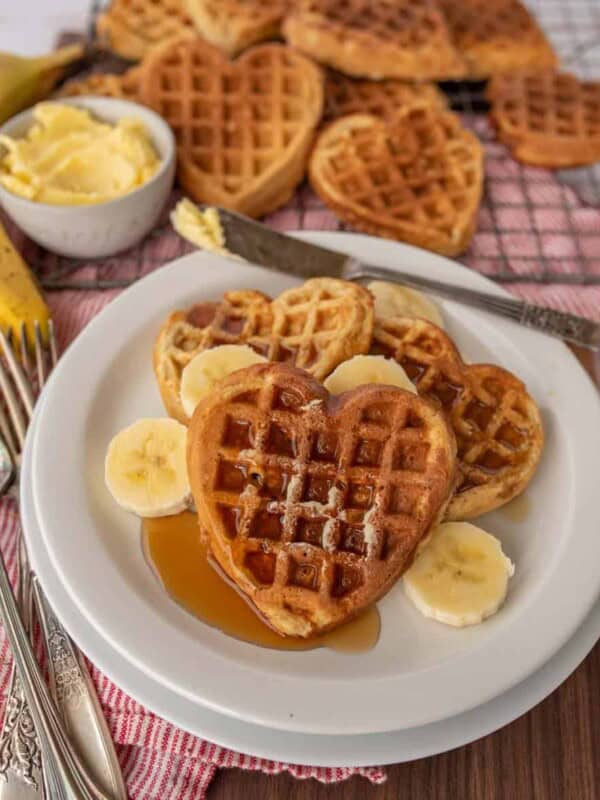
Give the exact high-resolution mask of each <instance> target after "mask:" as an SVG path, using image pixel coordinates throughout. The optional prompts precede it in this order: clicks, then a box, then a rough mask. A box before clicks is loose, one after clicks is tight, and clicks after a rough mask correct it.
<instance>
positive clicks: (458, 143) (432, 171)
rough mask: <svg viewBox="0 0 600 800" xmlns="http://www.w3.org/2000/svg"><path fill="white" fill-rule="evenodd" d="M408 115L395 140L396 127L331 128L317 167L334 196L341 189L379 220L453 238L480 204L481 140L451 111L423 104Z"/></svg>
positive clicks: (432, 237)
mask: <svg viewBox="0 0 600 800" xmlns="http://www.w3.org/2000/svg"><path fill="white" fill-rule="evenodd" d="M406 119H407V123H406V129H405V128H404V119H403V121H402V133H401V134H399V136H398V142H399V143H398V145H396V137H394V136H393V135H391V136H385V138H384V136H383V132H382V133H381V135H380V136H377V137H376V138H375V137H374V136H373V132H372V129H371V126H370V125H369V127H368V128H365V127H364V126H360V127H359V126H353V127H350V125H347V126H345V128H344V130H343V131H342V132H341V133H340V135H339V138H338V137H337V136H335V137H334V135H333V133H332V132H333V130H334V128H331V129H330V138H329V141H328V143H326V144H324V146H323V148H322V149H323V156H322V159H323V163H322V164H319V165H315V173H316V174H317V175H318V176H319V181H320V182H321V181H322V183H323V192H325V193H326V194H331V199H332V201H333V202H335V201H336V196H337V193H338V192H340V193H341V194H342V195H347V196H349V197H351V198H352V202H353V204H356V205H357V206H361V207H362V208H365V209H366V210H367V213H369V212H371V213H372V214H373V219H374V223H373V224H374V226H375V224H379V225H380V226H381V227H385V228H388V229H390V230H394V229H396V228H397V230H398V231H402V230H403V229H404V230H405V231H406V233H405V235H406V236H407V237H410V235H411V231H414V230H418V231H420V232H421V235H422V236H425V237H430V240H431V241H438V240H439V241H441V242H442V243H444V244H445V245H446V246H449V245H450V244H452V243H453V242H454V241H455V240H456V239H459V238H462V234H463V230H464V229H465V228H466V227H468V221H469V218H470V217H472V215H473V210H474V209H475V208H476V206H477V201H478V197H479V192H480V182H481V155H480V148H479V145H478V143H477V142H476V141H473V137H472V136H471V135H470V134H465V133H464V130H463V128H462V126H461V125H460V123H459V120H458V118H456V117H455V116H454V115H451V114H444V115H439V114H438V113H437V112H435V113H434V112H432V111H431V109H430V108H429V107H428V106H423V107H422V108H415V109H411V110H410V111H409V112H408V115H407V117H406ZM339 125H340V126H341V125H344V121H341V122H340V123H339ZM327 136H328V134H327V133H325V134H324V137H325V140H327ZM327 151H329V153H330V154H328V152H327ZM346 154H347V156H346ZM416 154H418V155H417V157H415V155H416ZM319 191H320V192H321V190H319ZM366 219H367V218H365V220H364V221H366ZM376 220H380V222H379V223H377V222H376ZM412 235H413V236H414V233H412ZM409 240H410V239H409ZM438 246H439V245H438Z"/></svg>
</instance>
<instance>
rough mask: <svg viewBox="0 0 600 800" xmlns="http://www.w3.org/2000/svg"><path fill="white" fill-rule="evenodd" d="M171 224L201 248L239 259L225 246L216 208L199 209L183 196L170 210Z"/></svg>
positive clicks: (185, 237)
mask: <svg viewBox="0 0 600 800" xmlns="http://www.w3.org/2000/svg"><path fill="white" fill-rule="evenodd" d="M171 224H172V225H173V227H174V228H175V230H176V231H177V233H178V234H179V235H180V236H181V237H183V238H184V239H187V241H188V242H191V243H192V244H194V245H196V247H199V248H200V249H201V250H207V251H208V252H209V253H216V254H217V255H220V256H227V257H228V258H237V259H239V256H236V255H234V254H233V253H231V252H230V251H229V250H228V249H227V247H226V246H225V234H224V232H223V228H222V227H221V222H220V220H219V213H218V211H217V209H216V208H205V209H200V208H198V206H197V205H196V204H195V203H192V201H191V200H188V198H187V197H184V198H183V200H180V201H179V202H178V203H177V205H176V206H175V208H174V209H173V211H172V212H171ZM239 260H243V259H239Z"/></svg>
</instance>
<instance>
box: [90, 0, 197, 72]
mask: <svg viewBox="0 0 600 800" xmlns="http://www.w3.org/2000/svg"><path fill="white" fill-rule="evenodd" d="M94 5H95V6H96V14H97V15H98V14H99V13H100V12H101V11H104V10H105V9H106V7H108V5H109V4H108V3H104V4H102V5H99V4H97V3H95V4H94ZM101 28H102V31H101V40H102V41H103V42H104V41H107V42H109V43H111V45H112V47H113V49H114V50H115V51H116V52H119V53H120V54H121V55H122V56H123V57H125V58H132V59H136V58H141V57H142V56H143V55H145V53H146V52H148V50H149V49H150V48H152V47H153V46H154V45H155V44H156V43H158V42H162V41H164V40H166V39H170V38H174V37H178V36H183V35H188V34H189V35H193V31H194V28H193V26H192V21H191V20H190V18H189V16H188V15H187V13H186V12H185V10H184V8H183V5H182V4H181V3H180V2H179V0H160V1H158V0H115V2H114V3H112V4H111V9H110V14H108V15H107V16H106V17H105V18H104V19H103V20H102V21H101Z"/></svg>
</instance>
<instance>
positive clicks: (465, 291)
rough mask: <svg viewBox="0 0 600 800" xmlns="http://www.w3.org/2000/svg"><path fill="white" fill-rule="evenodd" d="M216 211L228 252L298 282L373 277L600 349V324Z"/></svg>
mask: <svg viewBox="0 0 600 800" xmlns="http://www.w3.org/2000/svg"><path fill="white" fill-rule="evenodd" d="M208 207H209V206H202V208H208ZM215 210H216V211H217V213H218V215H219V221H220V223H221V227H222V229H223V233H224V238H225V246H226V247H227V249H228V250H230V251H231V252H232V253H233V254H235V255H238V256H241V257H242V258H245V259H246V261H249V262H251V263H253V264H258V265H260V266H261V267H266V268H267V269H273V270H276V271H277V272H283V273H285V274H287V275H293V276H295V277H298V278H323V277H326V278H342V279H345V280H349V281H364V280H367V279H370V280H376V281H390V282H392V283H400V284H402V285H404V286H409V287H410V288H412V289H421V290H423V291H426V292H431V293H432V294H435V295H439V296H441V297H447V298H448V299H450V300H455V301H457V302H459V303H463V304H464V305H468V306H472V307H473V308H478V309H481V310H483V311H488V312H489V313H491V314H496V315H498V316H500V317H504V318H505V319H510V320H512V321H513V322H516V323H518V324H520V325H524V326H525V327H526V328H533V329H534V330H536V331H539V332H540V333H545V334H547V335H548V336H555V337H556V338H557V339H563V340H564V341H567V342H573V343H574V344H578V345H581V346H582V347H589V348H590V349H592V350H598V349H600V324H599V323H597V322H595V321H594V320H591V319H586V318H585V317H580V316H577V315H576V314H569V313H567V312H564V311H558V310H557V309H554V308H547V307H545V306H537V305H534V304H532V303H526V302H524V301H522V300H516V299H514V298H511V297H506V296H503V295H502V294H500V295H498V294H494V293H489V292H481V291H478V290H476V289H469V288H467V287H464V286H460V285H458V284H452V283H446V282H444V281H438V280H434V279H432V278H426V277H424V276H422V275H416V274H412V273H408V272H400V271H399V270H395V269H394V270H391V269H385V268H384V267H378V266H374V265H372V264H365V263H362V262H361V261H359V260H358V259H356V258H353V257H352V256H349V255H346V254H345V253H339V252H337V251H334V250H328V249H327V248H326V247H321V246H319V245H316V244H313V243H312V242H307V241H302V240H301V239H296V238H294V237H292V236H286V234H284V233H279V232H278V231H274V230H273V229H272V228H268V227H267V226H266V225H261V224H260V223H259V222H255V221H254V220H251V219H249V218H248V217H245V216H243V215H242V214H237V213H236V212H234V211H229V210H227V209H224V208H216V209H215Z"/></svg>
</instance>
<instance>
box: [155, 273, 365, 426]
mask: <svg viewBox="0 0 600 800" xmlns="http://www.w3.org/2000/svg"><path fill="white" fill-rule="evenodd" d="M372 331H373V298H372V296H371V294H370V293H369V292H368V291H367V290H366V289H363V288H362V287H361V286H357V285H356V284H352V283H348V282H347V281H339V280H334V279H330V278H314V279H313V280H309V281H307V282H306V283H304V284H303V285H302V286H298V287H297V288H294V289H289V290H288V291H286V292H283V293H282V294H280V295H279V296H278V297H277V298H276V299H275V300H273V301H271V300H270V298H268V297H267V296H266V295H264V294H261V293H260V292H255V291H250V290H242V291H237V292H227V293H226V294H225V297H224V299H223V300H222V301H220V302H216V303H201V304H198V305H196V306H192V308H190V309H188V310H187V311H176V312H175V313H174V314H171V316H170V317H169V318H168V319H167V320H166V322H165V323H164V325H163V326H162V328H161V330H160V333H159V335H158V338H157V340H156V343H155V346H154V371H155V375H156V379H157V382H158V385H159V388H160V393H161V396H162V399H163V402H164V404H165V407H166V409H167V411H168V412H169V414H170V415H171V416H173V417H175V418H176V419H178V420H179V421H180V422H183V423H184V424H187V423H188V417H187V415H186V414H185V412H184V410H183V407H182V405H181V400H180V389H181V373H182V372H183V369H184V367H185V366H186V365H187V364H188V363H189V362H190V361H191V360H192V358H193V357H194V356H195V355H196V354H197V353H199V352H201V351H202V350H206V349H207V348H209V347H215V346H217V345H221V344H248V345H250V346H251V347H252V348H253V349H254V350H256V351H257V352H258V353H260V354H261V355H264V356H265V357H266V358H268V359H269V360H271V361H281V362H286V363H289V364H294V365H295V366H298V367H303V368H304V369H305V370H307V372H309V373H310V374H311V375H314V376H315V377H316V378H319V379H323V378H324V377H325V376H326V375H328V374H329V373H330V372H331V371H332V370H333V369H335V367H336V366H337V365H338V364H340V363H341V362H342V361H345V360H346V359H348V358H351V357H352V356H353V355H357V354H359V353H366V352H367V351H368V349H369V345H370V342H371V334H372Z"/></svg>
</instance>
